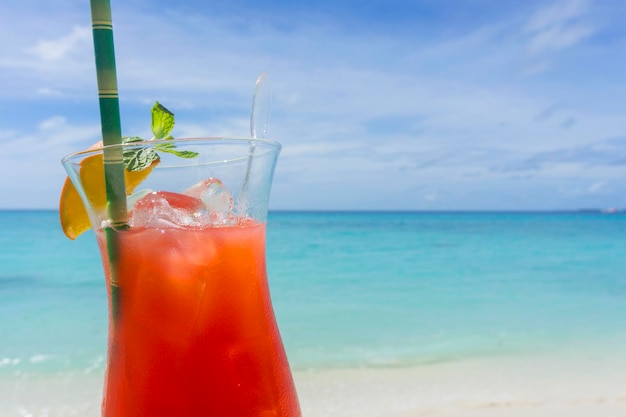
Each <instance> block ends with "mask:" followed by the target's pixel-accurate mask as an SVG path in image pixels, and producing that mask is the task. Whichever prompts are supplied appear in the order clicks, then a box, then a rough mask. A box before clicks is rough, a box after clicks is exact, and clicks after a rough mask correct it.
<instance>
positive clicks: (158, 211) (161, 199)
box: [128, 191, 204, 229]
mask: <svg viewBox="0 0 626 417" xmlns="http://www.w3.org/2000/svg"><path fill="white" fill-rule="evenodd" d="M203 209H204V207H203V203H202V201H200V200H199V199H197V198H194V197H191V196H187V195H183V194H177V193H170V192H166V191H158V192H151V193H149V194H147V195H146V196H145V197H143V198H141V199H140V200H138V201H137V202H136V203H135V205H134V207H133V210H132V211H131V212H130V216H129V219H128V223H129V225H130V226H131V227H158V228H163V229H171V228H182V227H190V226H191V227H197V226H201V225H202V224H201V223H200V222H199V221H198V212H202V211H203Z"/></svg>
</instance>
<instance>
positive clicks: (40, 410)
mask: <svg viewBox="0 0 626 417" xmlns="http://www.w3.org/2000/svg"><path fill="white" fill-rule="evenodd" d="M624 370H626V360H621V359H616V358H615V357H612V358H611V359H610V360H609V359H601V358H598V357H597V356H594V357H592V358H589V359H588V360H585V358H581V357H580V356H578V357H576V358H572V357H563V358H555V357H547V356H544V357H502V358H493V357H491V358H488V359H473V360H466V361H460V362H449V363H442V364H433V365H423V366H418V367H413V368H375V369H374V368H364V369H338V370H312V371H308V372H307V371H299V372H296V373H295V379H296V384H297V386H298V392H299V396H300V402H301V406H302V413H303V416H304V417H426V416H428V417H430V416H432V417H448V416H461V417H481V416H486V417H490V416H503V417H555V416H568V417H597V416H601V417H618V416H619V417H623V416H625V415H626V373H625V372H624ZM100 386H101V378H100V376H99V375H90V376H85V375H80V376H78V375H76V376H65V377H63V378H58V379H55V380H54V381H51V380H41V379H35V380H33V379H32V378H17V377H16V378H12V379H6V378H5V379H3V380H1V381H0V393H1V397H0V417H27V416H31V417H57V416H82V417H97V416H99V395H100Z"/></svg>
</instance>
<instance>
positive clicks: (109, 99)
mask: <svg viewBox="0 0 626 417" xmlns="http://www.w3.org/2000/svg"><path fill="white" fill-rule="evenodd" d="M91 23H92V28H93V44H94V51H95V55H96V72H97V75H98V97H99V101H100V123H101V125H102V142H103V145H104V146H105V148H104V152H103V157H104V179H105V186H106V198H107V215H108V218H109V220H110V221H111V226H110V227H107V228H106V229H105V232H106V237H107V249H108V253H109V268H110V279H111V298H112V310H113V311H112V312H113V317H115V316H117V310H118V304H119V303H118V299H119V287H118V286H117V273H116V269H117V268H116V263H117V259H118V256H117V250H118V245H117V235H116V233H115V230H120V229H125V228H126V227H127V225H126V183H125V181H124V159H123V152H122V147H121V146H115V147H111V148H107V147H106V146H107V145H119V144H121V143H122V127H121V123H120V105H119V98H118V93H117V75H116V72H115V48H114V47H113V23H112V19H111V3H110V1H109V0H91Z"/></svg>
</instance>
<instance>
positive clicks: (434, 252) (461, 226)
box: [0, 211, 626, 416]
mask: <svg viewBox="0 0 626 417" xmlns="http://www.w3.org/2000/svg"><path fill="white" fill-rule="evenodd" d="M57 217H58V213H57V212H55V211H0V230H2V233H1V234H0V317H1V318H2V319H1V320H0V339H1V341H2V343H0V384H1V385H2V389H0V416H5V415H24V414H23V413H22V414H19V412H18V411H16V410H18V408H19V407H24V406H27V405H28V404H21V402H22V401H27V400H22V398H30V400H28V401H30V402H31V405H32V404H34V403H35V402H37V401H38V400H37V398H36V396H35V395H33V392H34V391H37V390H38V388H37V387H38V386H39V385H42V386H46V385H50V384H53V385H55V386H56V388H55V389H57V390H59V391H63V390H62V387H63V384H67V387H68V388H70V387H72V388H71V389H68V390H66V391H63V392H66V393H67V395H68V396H71V395H72V393H71V391H76V393H78V392H80V391H81V390H87V389H89V390H90V391H89V392H91V394H89V395H88V397H91V396H94V397H95V398H93V399H91V400H89V404H83V406H84V407H86V408H85V409H84V410H83V412H82V415H89V413H90V412H89V411H86V410H87V408H89V407H91V408H93V407H95V409H96V410H98V409H99V406H98V399H97V396H98V395H99V391H100V388H99V387H100V384H101V382H99V381H100V379H101V376H102V373H103V372H104V355H105V349H106V317H107V312H106V290H105V287H104V279H103V273H102V271H101V263H100V258H99V255H98V252H97V247H96V243H95V238H94V236H93V234H92V233H88V234H86V235H84V236H81V237H80V238H79V239H78V240H76V241H69V240H67V239H66V238H65V237H64V236H63V234H62V232H61V230H60V227H59V226H58V220H57ZM624 253H626V216H624V215H605V214H600V213H347V212H346V213H322V212H314V213H308V212H272V213H271V214H270V216H269V221H268V235H267V259H268V261H267V263H268V274H269V279H270V286H271V291H272V297H273V302H274V306H275V310H276V315H277V319H278V322H279V326H280V329H281V332H282V335H283V340H284V342H285V346H286V349H287V353H288V356H289V359H290V362H291V365H292V368H293V369H294V371H295V373H296V375H297V378H296V379H297V380H299V381H300V387H301V388H300V387H299V389H300V391H301V396H302V395H304V393H306V392H316V393H318V394H319V392H322V393H323V390H322V391H317V388H316V389H315V390H313V391H307V390H309V388H307V387H309V386H310V385H307V384H308V383H309V382H307V381H315V380H316V379H315V378H317V377H319V375H325V376H326V377H329V378H336V375H335V374H334V373H338V374H337V375H343V376H346V377H348V376H349V375H352V374H351V372H357V371H362V372H366V371H367V372H383V373H385V372H393V370H397V371H398V372H400V371H403V372H405V373H406V372H413V371H415V372H417V371H416V370H422V372H423V371H424V370H427V369H444V368H446V367H448V366H452V367H454V366H458V368H457V369H462V367H463V366H465V365H463V364H467V363H471V362H472V361H479V362H481V363H483V364H487V363H494V364H495V363H500V362H498V361H506V363H507V364H508V365H507V366H513V365H511V363H518V364H526V365H520V366H527V364H529V363H534V362H532V361H534V360H535V359H532V358H539V357H541V358H554V359H555V360H556V359H557V358H570V359H571V360H572V361H574V362H576V363H584V364H586V365H584V367H586V368H585V369H587V368H589V367H591V368H593V366H594V365H593V364H594V363H597V364H598V369H610V368H611V367H612V366H611V365H610V364H611V363H615V364H617V363H620V364H623V363H624V358H625V357H626V330H625V329H624V326H623V323H624V322H626V308H624V307H625V306H626V273H624V271H626V257H625V256H623V254H624ZM515 358H518V359H519V360H520V362H515V361H513V362H510V361H509V360H510V359H515ZM524 358H527V359H528V362H524V361H523V359H524ZM607 363H608V364H609V365H608V366H607V365H606V364H607ZM485 366H486V365H485ZM581 366H582V365H581ZM556 369H557V371H555V372H557V373H558V372H560V371H558V369H561V368H558V367H557V368H556ZM563 369H565V368H563ZM581 372H582V370H581ZM585 372H587V371H585ZM598 372H600V371H598ZM299 375H300V376H299ZM315 375H317V376H315ZM379 375H383V374H379ZM403 375H404V374H403ZM412 375H413V374H412ZM413 376H414V377H415V378H417V379H418V380H419V377H418V376H417V374H415V375H413ZM42 381H43V382H42ZM54 381H56V382H54ZM327 382H328V380H327ZM622 382H623V381H622ZM311 383H312V382H311ZM320 389H321V388H320ZM33 390H34V391H33ZM24 391H26V392H30V395H28V396H24ZM31 391H33V392H31ZM43 391H45V390H44V389H43V388H42V389H41V392H43ZM8 392H11V394H10V395H9V394H8ZM318 394H315V395H318ZM42 395H43V394H42ZM59 395H60V394H59ZM320 395H321V394H320ZM346 395H348V394H346ZM616 395H617V394H616ZM313 396H314V394H309V395H308V397H307V398H312V397H313ZM614 397H615V398H619V396H614ZM50 398H52V397H50ZM58 398H61V400H62V398H64V397H63V396H62V395H61V396H60V397H58ZM67 398H70V397H67ZM78 398H80V397H78ZM316 398H317V397H316ZM320 398H324V397H323V396H322V397H320ZM42 401H43V403H42V404H41V406H40V409H43V408H45V407H46V406H45V404H44V403H45V400H42ZM55 401H57V400H55ZM302 401H303V403H304V404H307V400H306V399H304V398H303V400H302ZM320 401H321V400H320ZM69 402H71V401H70V400H69V399H68V400H67V403H68V404H69ZM318 402H319V401H318ZM20 404H21V405H20ZM94 404H95V405H94ZM318 405H319V404H318ZM55 407H57V408H56V410H57V411H58V410H59V408H58V407H60V406H59V405H57V406H55ZM76 407H78V408H80V407H81V406H80V405H76V406H75V408H76ZM78 408H76V409H75V410H74V411H75V412H76V414H75V415H81V412H79V411H78ZM303 409H304V410H306V407H304V406H303ZM9 410H12V411H11V413H13V414H10V413H9ZM407 412H408V411H407ZM72 413H73V412H71V413H70V411H68V413H67V414H62V413H61V414H59V413H57V414H55V413H54V412H52V411H50V412H49V413H48V415H74V414H72ZM329 413H330V412H329V411H327V415H332V413H330V414H329ZM33 415H37V414H33ZM41 415H44V414H41ZM94 415H95V414H94ZM305 415H306V413H305ZM338 415H339V414H338ZM344 415H349V414H344ZM355 415H356V414H355ZM372 415H374V414H372ZM398 415H400V414H398ZM407 415H408V414H407Z"/></svg>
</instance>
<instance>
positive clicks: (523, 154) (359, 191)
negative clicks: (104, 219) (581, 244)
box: [0, 0, 626, 210]
mask: <svg viewBox="0 0 626 417" xmlns="http://www.w3.org/2000/svg"><path fill="white" fill-rule="evenodd" d="M11 3H14V4H11ZM112 8H113V23H114V27H115V41H116V52H117V61H118V80H119V90H120V96H121V109H122V127H123V131H124V134H128V135H144V136H148V135H149V122H150V121H149V117H150V116H149V108H150V106H151V104H152V103H153V102H154V101H155V100H159V101H160V102H162V103H163V104H165V105H166V106H167V107H168V108H170V109H171V110H172V111H174V112H175V113H176V116H177V124H176V127H175V130H174V134H175V136H177V137H184V136H208V135H210V136H215V135H230V136H247V135H248V134H249V112H250V104H251V98H252V92H253V87H254V82H255V80H256V77H257V76H258V74H259V73H260V72H261V71H268V72H269V73H270V74H271V79H272V84H273V87H274V101H273V112H272V121H271V127H270V132H269V136H270V137H272V138H275V139H277V140H279V141H280V142H282V143H283V146H284V148H283V153H282V155H281V158H280V161H279V165H278V167H277V171H276V176H275V183H274V189H273V193H272V204H271V205H272V208H275V209H379V210H393V209H396V210H485V209H492V210H502V209H505V210H556V209H577V208H587V207H626V99H625V97H626V76H625V74H626V53H625V47H626V26H624V25H623V22H624V21H625V20H626V3H624V2H622V1H615V0H602V1H600V0H596V1H592V0H557V1H547V0H544V1H533V0H530V1H524V2H518V1H500V0H466V1H452V0H413V1H409V0H387V1H384V0H376V1H367V0H364V1H358V2H357V1H353V0H312V1H307V2H297V1H287V0H279V1H267V2H258V1H256V2H253V1H249V0H231V1H229V2H212V1H206V0H177V1H169V2H162V1H157V0H125V1H121V0H112ZM0 36H1V38H2V39H4V40H5V41H4V42H2V43H0V86H1V87H2V88H0V195H2V197H1V199H0V208H54V207H56V205H57V199H58V194H59V192H60V189H61V186H62V182H63V180H64V176H65V173H64V171H63V169H62V167H61V165H60V163H59V160H60V158H61V157H62V156H63V155H64V154H66V153H69V152H71V151H74V150H78V149H83V148H85V147H88V146H89V145H91V144H92V143H94V142H96V141H97V140H98V136H99V119H98V117H99V116H98V107H97V94H96V80H95V69H94V59H93V47H92V43H91V42H92V41H91V32H90V14H89V2H88V1H86V0H81V1H78V0H47V1H44V0H22V1H20V2H3V3H2V4H0Z"/></svg>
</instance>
